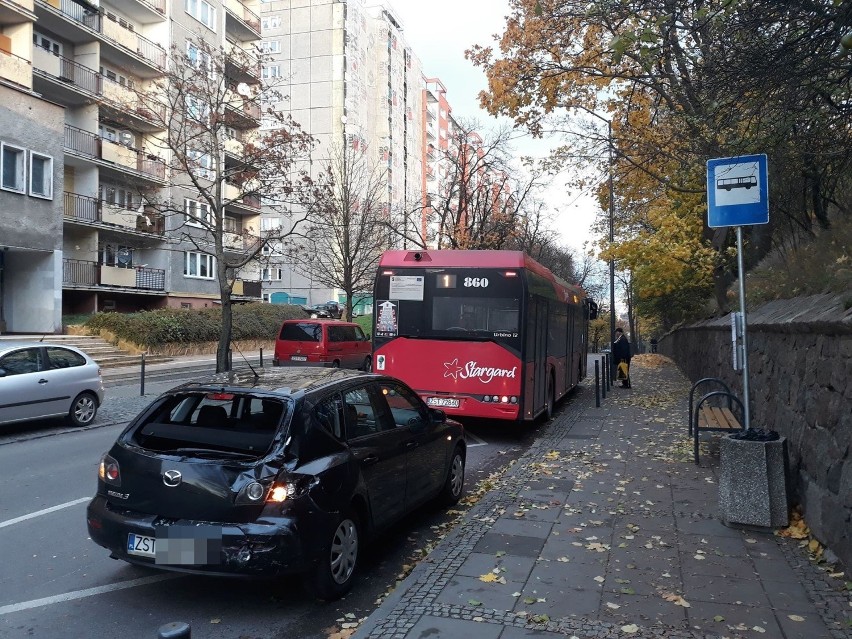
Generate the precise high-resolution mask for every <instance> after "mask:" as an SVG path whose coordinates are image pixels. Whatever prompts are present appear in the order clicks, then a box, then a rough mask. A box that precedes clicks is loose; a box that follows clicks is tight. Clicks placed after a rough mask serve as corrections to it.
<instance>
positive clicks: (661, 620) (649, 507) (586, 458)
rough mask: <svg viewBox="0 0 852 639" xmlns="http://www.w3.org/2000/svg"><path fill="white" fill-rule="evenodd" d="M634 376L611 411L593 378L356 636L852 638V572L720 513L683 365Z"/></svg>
mask: <svg viewBox="0 0 852 639" xmlns="http://www.w3.org/2000/svg"><path fill="white" fill-rule="evenodd" d="M631 378H632V382H633V387H632V389H622V388H612V389H611V391H610V393H609V394H608V395H607V397H606V399H604V400H602V404H601V407H600V408H596V407H595V399H594V388H593V386H592V385H591V383H589V382H586V383H585V384H584V385H583V386H582V387H581V388H580V389H578V392H576V393H575V394H574V395H573V396H572V397H571V398H570V399H569V401H568V402H566V403H565V405H564V406H563V407H562V408H561V410H560V411H559V412H558V414H557V415H556V417H555V418H554V419H553V420H551V422H550V423H548V424H547V425H546V426H545V427H543V428H542V429H541V435H540V437H539V438H538V439H537V440H536V442H535V443H534V444H533V445H532V446H531V447H530V449H529V450H528V451H527V452H526V453H525V454H524V455H523V457H522V458H521V459H519V460H518V461H517V463H515V464H514V465H513V466H512V467H511V468H510V469H509V470H508V471H507V472H506V473H505V474H504V476H503V477H502V479H501V480H500V481H499V483H498V484H497V485H496V486H495V487H494V488H493V489H492V490H490V491H489V492H488V493H486V494H485V495H484V496H483V497H482V498H481V499H480V500H479V501H478V502H477V503H476V504H475V505H474V506H473V507H472V508H471V509H470V510H469V511H468V512H467V513H466V515H465V517H464V518H463V520H462V523H461V524H460V525H459V526H457V527H456V528H455V529H454V530H453V532H452V533H450V534H449V535H448V536H447V538H445V539H444V540H443V541H442V542H441V543H440V544H439V545H438V547H437V548H436V549H435V550H434V551H433V552H432V553H431V554H430V555H429V556H428V557H427V558H426V559H425V560H423V561H422V562H421V563H420V564H419V565H418V566H417V567H416V568H415V569H414V570H413V571H412V573H411V574H410V575H409V576H408V577H407V578H406V579H405V580H404V581H403V582H402V583H401V584H400V585H399V586H398V587H397V588H396V589H395V590H394V591H393V592H392V593H391V594H390V595H388V597H387V598H386V599H385V601H384V602H383V603H382V604H381V606H380V607H379V608H378V609H377V610H376V611H375V612H374V613H373V614H372V615H370V616H369V617H368V619H367V620H365V621H364V623H363V624H362V625H361V626H360V627H359V629H358V630H357V631H356V633H355V635H354V637H355V639H427V638H429V639H435V638H440V639H456V638H459V639H462V638H463V639H472V638H476V639H478V638H480V637H481V638H484V639H487V638H494V639H521V638H525V637H542V638H547V637H553V638H557V637H577V638H587V637H589V638H597V639H604V638H607V639H608V638H614V637H636V638H640V639H645V638H651V637H654V638H658V637H668V638H671V639H699V638H700V639H711V638H722V637H729V638H731V639H734V638H751V637H771V638H773V639H775V638H778V639H823V638H825V639H839V638H842V637H850V636H852V599H850V594H851V593H849V592H848V591H846V590H845V588H844V581H843V580H842V579H838V578H832V577H830V576H829V575H828V574H827V571H826V570H825V569H824V567H820V566H818V565H816V564H814V563H813V562H811V561H810V560H809V559H808V557H807V555H806V554H805V551H804V550H803V549H802V548H801V547H800V546H799V543H798V542H796V541H793V540H790V539H787V538H783V537H778V536H775V535H773V534H771V533H768V532H764V531H753V530H740V529H737V528H733V527H726V526H725V525H723V524H722V523H721V522H720V521H719V519H718V517H717V511H718V493H717V491H718V483H717V480H718V471H719V468H718V440H717V439H716V440H713V438H714V437H717V436H714V435H708V439H711V440H713V441H710V442H706V443H702V448H703V449H704V450H703V452H702V455H701V465H700V466H696V465H694V464H693V463H692V449H691V441H690V440H689V438H688V437H687V424H686V411H687V408H686V404H687V395H688V392H689V382H688V381H687V380H686V379H685V378H684V377H683V376H682V375H681V374H680V372H679V371H678V370H677V368H676V367H675V366H674V364H673V363H672V362H671V361H670V360H667V359H665V358H663V357H661V356H656V355H654V356H645V357H638V358H636V359H634V366H633V367H632V369H631ZM845 579H849V577H848V576H847V577H845Z"/></svg>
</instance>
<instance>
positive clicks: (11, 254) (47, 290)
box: [0, 0, 260, 332]
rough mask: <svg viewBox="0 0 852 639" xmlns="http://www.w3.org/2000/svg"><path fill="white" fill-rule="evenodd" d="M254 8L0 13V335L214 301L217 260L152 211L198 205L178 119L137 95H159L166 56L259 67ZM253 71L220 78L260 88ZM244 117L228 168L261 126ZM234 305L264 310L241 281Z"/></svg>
mask: <svg viewBox="0 0 852 639" xmlns="http://www.w3.org/2000/svg"><path fill="white" fill-rule="evenodd" d="M259 4H260V3H259V0H245V1H240V0H217V1H213V0H175V1H174V2H172V1H170V0H169V1H167V0H113V1H111V2H100V3H97V2H92V3H89V2H85V1H83V0H19V1H16V2H6V1H0V82H2V85H3V86H2V87H1V88H0V91H2V92H3V93H4V94H5V93H9V94H10V95H14V96H15V98H16V99H15V100H11V99H10V100H4V101H3V104H4V105H14V106H8V107H5V108H0V118H2V120H0V125H2V129H0V131H2V132H3V133H2V138H3V140H2V141H3V143H4V144H6V145H7V147H8V152H6V151H5V150H4V154H3V158H4V159H5V158H7V157H8V158H9V165H8V166H9V168H8V171H9V184H11V185H12V186H11V187H10V188H5V187H4V188H3V189H2V192H0V203H2V212H0V253H2V258H0V260H1V261H0V308H2V309H3V310H2V315H0V318H2V322H3V323H0V330H3V331H5V332H60V331H61V330H62V320H61V318H62V315H63V314H65V315H68V314H78V313H79V314H88V313H92V312H95V311H103V310H117V311H131V310H140V309H151V308H161V307H166V306H178V307H181V306H184V307H185V306H205V305H212V304H213V303H215V301H216V300H218V298H219V294H218V285H217V283H216V282H215V279H214V278H213V277H212V274H213V272H212V269H211V265H210V264H209V259H208V258H209V256H206V257H203V256H201V255H200V254H198V253H197V252H193V251H192V250H190V249H191V247H187V246H184V245H182V244H181V243H177V242H175V241H174V237H175V235H174V230H175V229H176V228H177V227H182V226H183V225H184V224H185V219H183V218H182V216H179V215H170V216H164V215H162V213H161V212H158V211H157V210H156V209H155V208H154V207H152V206H149V202H152V201H163V200H169V199H170V200H172V201H178V202H180V201H184V200H186V201H187V202H188V203H187V206H188V207H189V206H191V204H190V203H189V202H191V201H192V199H193V198H192V192H191V191H182V190H181V187H180V186H177V185H179V184H180V183H181V180H180V174H179V173H180V172H179V171H177V172H176V170H175V167H174V166H173V162H172V159H173V158H172V157H171V154H170V153H169V151H168V149H167V148H166V146H165V145H164V144H163V140H164V137H165V129H166V127H167V126H170V125H171V122H172V119H171V115H172V114H170V113H167V112H166V106H165V104H162V103H159V104H158V103H156V101H152V100H144V99H140V92H143V93H144V92H146V91H148V90H149V89H150V90H151V91H154V90H155V89H154V87H155V86H156V85H157V83H158V82H160V83H161V82H162V81H163V77H164V75H166V74H167V70H168V64H169V62H168V61H169V56H170V55H172V54H173V52H184V51H185V52H186V53H187V55H190V53H191V51H192V47H193V44H192V43H193V42H194V41H198V40H199V39H202V40H205V41H206V42H208V43H209V42H213V43H214V44H215V45H216V46H219V47H221V48H222V49H223V50H225V51H228V52H232V53H234V54H235V56H236V55H239V56H245V55H251V50H252V49H251V48H252V45H253V44H254V43H256V42H259V40H260V17H259V15H258V9H259ZM236 49H239V51H236ZM255 67H256V69H255V72H254V73H246V68H247V67H246V65H227V66H226V70H225V78H224V80H225V82H227V83H228V86H229V87H230V86H231V85H233V86H234V90H236V87H237V86H238V85H250V84H252V83H255V84H257V83H259V82H260V68H259V62H258V63H257V64H256V65H255ZM242 115H243V116H244V117H242V118H234V122H235V123H236V122H241V124H239V125H235V126H234V127H233V128H232V136H231V137H232V138H233V140H234V143H232V144H231V145H230V146H227V145H226V148H230V149H231V150H230V154H231V156H232V157H233V155H234V154H238V153H239V144H238V142H239V140H240V138H241V137H243V136H244V135H248V134H249V133H250V132H251V131H252V130H256V129H257V128H258V127H259V122H260V112H259V110H258V111H257V113H243V114H242ZM4 148H5V147H4ZM225 155H226V158H225V161H227V156H228V153H227V152H226V153H225ZM16 158H17V159H16ZM13 165H14V167H13ZM19 165H20V166H19ZM20 167H23V168H20ZM3 170H4V173H3V175H4V176H5V175H6V170H7V169H6V168H4V169H3ZM48 173H50V175H52V176H53V180H52V182H50V181H49V180H48V179H47V177H46V176H47V174H48ZM23 181H26V182H28V186H27V189H26V192H24V190H22V189H20V188H18V187H19V186H20V183H21V182H23ZM39 181H41V182H42V183H43V184H42V186H41V187H39V186H37V185H36V186H35V187H33V186H32V183H33V182H39ZM48 183H49V184H48ZM223 188H225V189H227V188H228V186H227V185H224V187H223ZM39 189H41V190H39ZM259 216H260V203H259V202H235V203H234V204H233V206H231V207H230V209H229V215H228V218H227V219H226V226H227V230H229V231H232V232H233V235H234V236H237V235H239V234H240V232H241V231H242V229H243V228H244V227H245V226H246V225H254V227H258V226H259ZM31 223H32V224H31ZM234 250H239V246H238V242H235V243H234ZM244 284H245V286H244ZM247 289H248V290H247ZM235 295H236V297H237V299H259V298H260V290H259V285H257V284H255V286H254V289H253V290H252V286H251V283H249V282H246V283H243V282H242V281H238V282H237V285H235ZM4 324H5V326H4Z"/></svg>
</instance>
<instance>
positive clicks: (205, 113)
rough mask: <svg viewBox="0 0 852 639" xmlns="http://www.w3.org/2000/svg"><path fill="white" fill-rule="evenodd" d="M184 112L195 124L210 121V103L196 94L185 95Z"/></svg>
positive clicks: (203, 123) (205, 123) (204, 123)
mask: <svg viewBox="0 0 852 639" xmlns="http://www.w3.org/2000/svg"><path fill="white" fill-rule="evenodd" d="M186 112H187V114H188V115H189V118H190V120H191V121H192V122H195V123H196V124H200V125H207V124H209V123H210V103H209V102H208V101H206V100H204V99H203V98H201V97H199V96H197V95H188V96H186Z"/></svg>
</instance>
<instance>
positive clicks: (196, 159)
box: [187, 151, 215, 180]
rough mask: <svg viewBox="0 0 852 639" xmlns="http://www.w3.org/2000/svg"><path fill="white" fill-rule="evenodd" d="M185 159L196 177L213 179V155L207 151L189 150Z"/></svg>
mask: <svg viewBox="0 0 852 639" xmlns="http://www.w3.org/2000/svg"><path fill="white" fill-rule="evenodd" d="M187 160H188V164H189V168H190V170H191V171H192V174H193V175H194V176H195V177H198V178H205V179H207V180H213V179H215V171H214V170H213V157H212V156H211V155H210V154H209V153H203V152H202V151H189V152H188V153H187Z"/></svg>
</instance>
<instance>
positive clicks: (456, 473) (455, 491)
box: [440, 448, 464, 506]
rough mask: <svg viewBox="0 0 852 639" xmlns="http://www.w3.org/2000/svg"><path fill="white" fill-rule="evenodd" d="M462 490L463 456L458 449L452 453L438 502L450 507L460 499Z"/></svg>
mask: <svg viewBox="0 0 852 639" xmlns="http://www.w3.org/2000/svg"><path fill="white" fill-rule="evenodd" d="M463 490H464V454H463V453H462V451H461V449H460V448H456V449H455V450H454V451H453V459H452V461H451V462H450V470H449V472H448V473H447V479H446V481H445V482H444V488H443V489H442V490H441V497H440V501H441V503H443V504H444V505H445V506H452V505H453V504H455V503H457V502H458V500H459V499H461V496H462V491H463Z"/></svg>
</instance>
